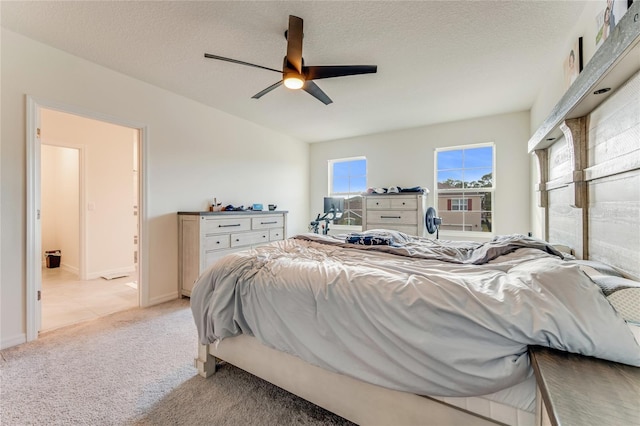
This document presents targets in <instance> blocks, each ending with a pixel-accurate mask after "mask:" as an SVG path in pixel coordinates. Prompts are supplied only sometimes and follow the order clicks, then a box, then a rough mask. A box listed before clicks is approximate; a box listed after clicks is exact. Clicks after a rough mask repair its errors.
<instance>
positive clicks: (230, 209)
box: [222, 204, 245, 212]
mask: <svg viewBox="0 0 640 426" xmlns="http://www.w3.org/2000/svg"><path fill="white" fill-rule="evenodd" d="M222 210H223V211H225V212H242V211H244V210H245V209H244V206H240V207H234V206H233V204H229V205H228V206H226V207H224V208H223V209H222Z"/></svg>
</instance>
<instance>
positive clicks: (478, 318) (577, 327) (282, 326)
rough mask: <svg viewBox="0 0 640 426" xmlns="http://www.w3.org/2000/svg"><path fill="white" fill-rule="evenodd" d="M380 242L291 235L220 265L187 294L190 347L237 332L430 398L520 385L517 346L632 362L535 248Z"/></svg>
mask: <svg viewBox="0 0 640 426" xmlns="http://www.w3.org/2000/svg"><path fill="white" fill-rule="evenodd" d="M380 232H385V231H380ZM388 232H391V231H388ZM387 236H389V237H391V238H393V240H394V244H393V245H370V246H364V245H355V244H349V243H347V242H346V236H345V235H343V236H340V237H330V236H321V235H317V234H302V235H298V236H296V237H293V238H289V239H286V240H284V241H279V242H274V243H271V244H268V245H266V246H261V247H258V248H256V249H255V250H251V251H244V252H238V253H234V254H230V255H228V256H226V257H224V258H223V259H221V260H220V261H218V262H217V263H216V264H215V265H213V266H212V267H211V268H210V269H208V270H207V271H206V272H205V273H203V274H202V276H201V277H200V278H199V279H198V281H197V283H196V285H195V288H194V290H193V292H192V295H191V308H192V311H193V316H194V319H195V322H196V326H197V329H198V335H199V340H200V342H201V343H203V344H208V343H215V342H217V341H219V340H222V339H225V338H228V337H232V336H235V335H238V334H241V333H245V334H249V335H253V336H255V337H256V338H257V339H258V340H259V341H260V342H261V343H263V344H264V345H266V346H269V347H272V348H274V349H277V350H279V351H283V352H287V353H289V354H292V355H295V356H298V357H299V358H302V359H303V360H305V361H307V362H309V363H311V364H314V365H317V366H319V367H322V368H325V369H327V370H331V371H334V372H338V373H341V374H345V375H348V376H352V377H355V378H357V379H360V380H363V381H366V382H369V383H373V384H376V385H381V386H384V387H387V388H391V389H397V390H402V391H407V392H413V393H417V394H422V395H434V396H436V395H437V396H477V395H485V394H488V393H492V392H497V391H500V390H502V389H506V388H508V387H510V386H513V385H516V384H519V383H522V382H524V381H525V380H526V379H527V378H528V377H530V375H531V368H530V364H529V358H528V354H527V346H528V345H541V346H548V347H552V348H555V349H560V350H564V351H569V352H574V353H579V354H583V355H590V356H595V357H599V358H603V359H607V360H612V361H617V362H622V363H626V364H630V365H634V366H640V347H639V346H638V344H637V343H636V341H635V339H634V337H633V335H632V334H631V332H630V330H629V328H628V327H627V326H626V324H625V322H624V320H623V319H622V318H620V316H619V315H618V314H617V313H616V312H615V310H614V309H613V308H612V307H611V305H610V304H609V302H608V301H607V300H606V298H605V297H604V296H603V295H602V293H601V291H600V289H599V288H598V287H597V286H596V285H595V284H594V283H593V282H592V281H591V280H590V279H589V278H588V277H587V276H586V275H585V274H584V273H583V272H582V271H581V270H580V268H579V267H578V266H577V265H572V264H570V263H569V262H565V261H563V260H562V259H561V255H560V253H557V252H556V251H555V249H553V247H551V246H549V245H547V244H546V243H544V242H543V241H539V240H534V239H531V238H527V237H523V236H506V237H500V238H496V239H495V240H494V241H492V242H490V243H484V244H482V243H469V242H443V241H432V240H425V239H421V238H415V237H409V236H407V235H405V234H402V233H391V234H389V235H387Z"/></svg>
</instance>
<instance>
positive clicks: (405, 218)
mask: <svg viewBox="0 0 640 426" xmlns="http://www.w3.org/2000/svg"><path fill="white" fill-rule="evenodd" d="M362 198H363V199H362V218H363V220H362V230H363V231H366V230H367V229H380V228H384V229H392V230H395V231H401V232H404V233H406V234H410V235H417V236H420V237H423V236H426V235H427V234H426V229H425V225H424V215H425V213H426V210H427V195H426V194H422V193H411V192H401V193H399V194H380V195H376V194H367V195H364V196H363V197H362Z"/></svg>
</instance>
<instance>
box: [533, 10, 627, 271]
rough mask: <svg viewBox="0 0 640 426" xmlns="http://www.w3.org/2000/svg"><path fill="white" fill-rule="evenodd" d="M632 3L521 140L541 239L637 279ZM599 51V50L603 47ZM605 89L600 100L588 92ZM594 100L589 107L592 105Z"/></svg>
mask: <svg viewBox="0 0 640 426" xmlns="http://www.w3.org/2000/svg"><path fill="white" fill-rule="evenodd" d="M639 11H640V2H636V3H635V4H633V5H632V8H630V9H629V11H628V12H627V14H626V15H625V16H624V17H623V19H622V20H621V21H620V23H619V24H618V26H617V27H616V30H615V31H614V33H612V36H611V39H608V40H607V42H610V44H603V45H602V46H601V48H600V49H599V50H598V52H596V55H594V57H593V58H592V60H591V61H590V62H589V63H588V64H587V66H586V67H585V69H584V71H583V72H582V73H581V74H580V75H579V77H578V79H576V81H575V83H574V84H573V85H572V86H571V87H570V89H569V90H568V92H567V94H566V95H565V96H564V97H563V98H562V99H561V101H560V103H559V105H558V106H556V108H555V109H554V111H553V112H552V114H551V116H550V117H549V118H548V119H547V120H546V121H545V123H543V125H542V126H541V129H540V130H539V131H538V132H536V134H535V135H534V136H533V137H532V139H531V140H530V141H529V150H530V152H532V153H534V154H535V155H536V157H537V160H538V172H539V182H538V184H537V185H536V190H537V191H538V195H539V196H538V205H539V207H540V208H542V209H543V212H544V215H543V217H544V221H543V230H544V234H545V235H544V237H545V239H546V240H547V241H549V242H551V243H552V244H563V245H567V246H569V247H573V248H574V251H575V255H576V257H578V258H581V259H594V260H599V261H602V262H605V263H608V264H610V265H613V266H615V267H617V268H618V269H620V270H621V271H622V272H624V273H625V274H626V275H628V276H630V277H633V278H636V279H638V278H640V17H639ZM603 49H604V50H603ZM605 87H611V88H612V90H611V92H610V93H607V94H605V97H604V100H598V99H597V97H598V96H603V95H598V94H594V92H596V91H597V90H598V89H603V88H605ZM594 105H595V106H594Z"/></svg>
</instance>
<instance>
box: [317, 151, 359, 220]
mask: <svg viewBox="0 0 640 426" xmlns="http://www.w3.org/2000/svg"><path fill="white" fill-rule="evenodd" d="M357 160H364V161H365V174H364V178H365V179H364V180H365V187H364V190H363V191H359V192H357V193H356V192H333V176H334V174H333V168H334V165H335V164H336V163H346V162H349V161H357ZM327 169H328V173H327V174H328V182H327V188H328V189H327V192H328V195H327V197H343V198H345V200H346V199H347V198H349V197H353V196H355V195H360V196H362V193H363V192H365V191H366V190H367V185H368V180H369V161H367V157H366V156H364V155H359V156H356V157H345V158H334V159H331V160H327ZM349 177H351V175H349ZM363 210H364V208H363ZM361 220H362V222H364V218H363V217H362V218H361ZM331 227H332V229H336V230H362V225H337V224H335V223H332V225H331Z"/></svg>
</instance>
